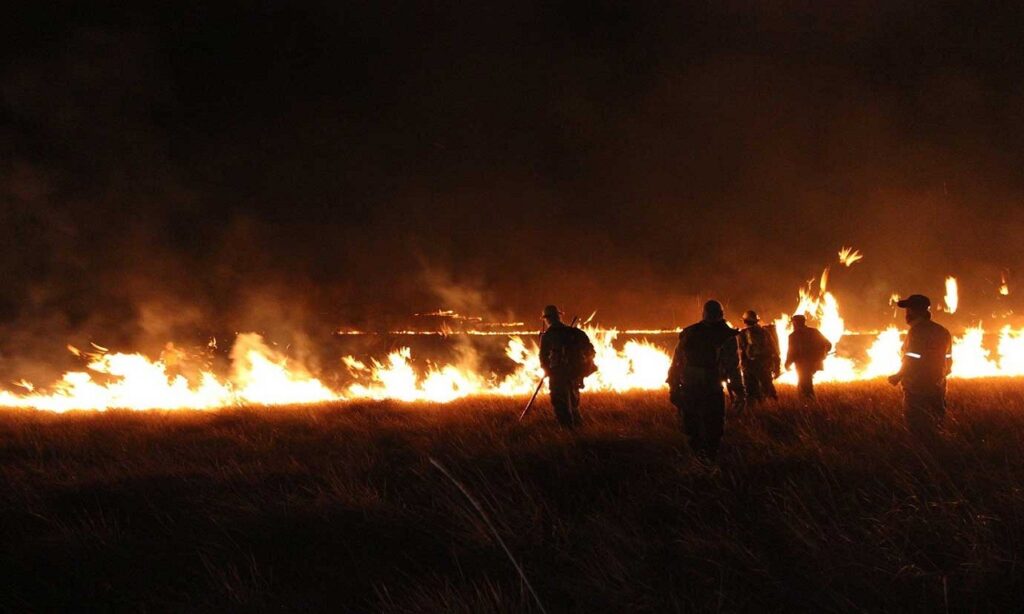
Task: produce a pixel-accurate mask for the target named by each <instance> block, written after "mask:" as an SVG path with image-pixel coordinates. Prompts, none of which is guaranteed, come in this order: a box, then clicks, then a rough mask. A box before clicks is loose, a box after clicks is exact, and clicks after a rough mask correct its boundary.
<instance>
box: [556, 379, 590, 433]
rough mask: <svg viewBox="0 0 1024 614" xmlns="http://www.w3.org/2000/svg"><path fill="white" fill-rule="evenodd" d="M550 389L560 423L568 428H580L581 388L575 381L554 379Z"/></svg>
mask: <svg viewBox="0 0 1024 614" xmlns="http://www.w3.org/2000/svg"><path fill="white" fill-rule="evenodd" d="M548 389H549V390H550V392H551V405H552V406H553V407H554V408H555V418H557V419H558V423H559V424H561V425H562V426H564V427H567V428H573V427H576V426H579V425H580V424H581V423H582V418H581V417H580V388H579V385H578V384H577V383H576V381H575V380H572V379H564V378H560V377H552V378H551V379H550V383H549V386H548Z"/></svg>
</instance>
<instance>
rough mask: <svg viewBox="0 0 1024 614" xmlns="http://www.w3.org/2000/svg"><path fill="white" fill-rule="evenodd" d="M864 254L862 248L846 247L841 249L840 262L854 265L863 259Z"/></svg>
mask: <svg viewBox="0 0 1024 614" xmlns="http://www.w3.org/2000/svg"><path fill="white" fill-rule="evenodd" d="M863 258H864V254H862V253H860V250H856V249H853V248H852V247H844V248H842V249H841V250H839V262H840V263H841V264H844V265H846V266H853V263H854V262H857V261H858V260H862V259H863Z"/></svg>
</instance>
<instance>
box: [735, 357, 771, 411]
mask: <svg viewBox="0 0 1024 614" xmlns="http://www.w3.org/2000/svg"><path fill="white" fill-rule="evenodd" d="M743 386H744V387H745V388H746V391H747V402H748V403H757V402H758V401H763V400H765V399H777V398H779V394H778V393H777V392H775V382H774V381H773V378H772V366H771V365H770V364H769V363H767V362H763V361H755V360H752V361H749V362H744V363H743Z"/></svg>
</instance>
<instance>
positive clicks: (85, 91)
mask: <svg viewBox="0 0 1024 614" xmlns="http://www.w3.org/2000/svg"><path fill="white" fill-rule="evenodd" d="M846 4H849V6H836V3H783V4H782V5H780V4H779V3H770V4H765V5H763V7H764V8H757V7H756V6H746V5H745V4H741V3H728V2H727V3H712V4H709V5H704V4H696V3H691V4H685V3H659V2H652V3H623V4H618V3H603V2H598V3H535V4H532V5H531V4H521V5H517V6H515V7H510V6H506V5H504V4H502V3H494V4H492V5H490V6H487V5H485V4H481V3H469V4H466V3H452V4H451V5H444V4H428V5H424V4H419V3H408V4H406V3H383V4H378V3H308V4H304V5H302V6H299V5H297V4H296V3H285V2H279V3H278V2H265V3H260V4H259V5H250V4H248V3H194V4H191V5H189V4H184V5H179V6H176V7H173V8H171V7H166V8H145V7H142V8H139V7H136V8H126V7H118V6H114V5H107V4H97V5H96V6H94V7H84V6H81V5H76V9H75V10H67V8H66V7H60V6H57V5H52V6H51V5H50V4H49V3H34V4H28V5H25V6H23V7H22V8H21V9H20V10H18V11H17V17H18V18H17V19H10V20H7V23H6V24H5V25H3V26H2V28H3V31H2V34H3V38H2V40H3V43H0V44H2V45H3V49H4V51H3V64H2V72H0V142H2V143H3V144H4V146H5V147H4V149H5V151H7V152H8V155H6V156H5V157H4V162H3V167H2V173H0V198H2V209H0V233H3V237H2V238H3V244H4V246H5V248H4V250H3V252H2V256H0V275H2V280H3V283H2V284H0V352H2V355H3V359H4V360H5V361H7V362H6V368H5V371H6V370H7V368H11V364H13V363H15V362H17V363H18V364H17V366H18V367H19V368H30V367H32V365H34V364H36V362H39V361H42V362H51V363H52V357H53V356H54V355H55V354H57V353H60V352H62V351H63V350H62V348H63V347H64V344H66V343H69V342H70V343H76V344H85V343H87V342H88V341H89V340H95V341H97V342H101V343H104V344H106V345H110V346H115V347H117V346H120V347H124V346H132V347H134V348H138V349H144V350H149V351H153V350H154V349H156V350H158V349H159V348H160V347H162V344H163V342H164V341H166V340H167V339H169V338H174V339H185V340H194V341H196V342H202V340H203V339H205V338H208V337H209V336H214V335H224V334H231V333H233V332H235V331H243V330H258V331H263V332H266V333H267V334H268V335H270V336H277V337H279V338H280V339H281V342H282V343H292V344H295V347H299V346H302V345H304V344H315V343H316V342H317V340H318V339H321V338H323V337H324V336H326V335H329V333H330V331H331V330H333V329H334V328H335V327H337V326H340V325H348V326H355V327H363V328H386V327H389V326H393V325H401V323H402V322H407V320H408V316H409V314H411V313H414V312H416V311H423V310H429V309H435V308H438V307H448V308H455V309H464V310H471V309H472V310H476V311H478V312H480V313H482V314H486V315H488V316H491V317H494V318H497V319H508V318H515V319H519V320H523V321H527V322H531V323H532V322H535V321H536V314H537V311H538V309H539V308H540V306H542V305H544V304H545V303H549V302H556V303H559V304H561V305H563V306H564V307H565V308H566V309H567V310H568V311H570V312H571V313H576V312H578V313H580V314H581V315H587V314H589V313H590V312H591V311H593V310H594V309H597V310H598V316H599V320H600V321H602V322H605V323H609V324H618V325H631V326H665V325H672V324H682V323H685V322H687V321H690V320H693V319H694V318H696V316H697V313H698V309H697V306H698V305H699V303H700V302H701V301H702V300H704V299H705V298H708V297H711V296H715V297H718V298H721V299H722V300H723V301H724V302H725V303H726V305H727V308H728V309H729V310H730V312H734V313H735V312H739V311H741V310H742V309H745V308H747V307H756V308H759V309H760V310H761V311H762V312H765V313H768V314H773V313H781V312H782V311H785V310H789V309H791V308H792V307H793V305H794V304H795V298H796V297H795V289H796V287H797V286H798V285H799V284H801V283H803V282H804V281H805V280H807V279H809V278H811V277H812V276H815V275H817V274H818V273H820V270H821V268H822V267H823V266H824V265H825V264H828V263H832V262H834V260H835V252H836V250H837V249H838V248H839V247H840V246H841V245H846V244H848V245H854V246H856V247H858V248H860V249H861V250H863V251H864V253H865V254H866V258H865V260H864V261H863V262H862V263H859V264H857V265H855V266H854V267H853V268H852V269H848V270H847V269H843V270H834V271H833V273H834V275H833V277H834V279H835V286H834V287H835V288H836V289H837V292H838V293H839V296H840V299H841V301H842V302H843V305H844V308H845V314H846V315H847V317H848V322H849V323H850V325H851V326H853V327H864V328H868V327H876V326H880V325H882V324H884V323H886V322H888V321H889V319H890V318H891V310H889V309H888V308H887V307H886V302H887V299H888V297H889V295H890V293H892V292H893V291H898V292H902V293H904V294H908V293H910V292H912V291H921V292H925V293H929V294H932V295H933V297H936V298H937V297H939V296H940V295H941V294H942V279H943V277H944V276H945V275H946V274H955V275H957V276H958V277H960V278H961V281H962V301H961V302H962V305H963V307H962V309H963V311H964V313H963V315H962V318H963V321H964V322H966V321H968V320H969V319H971V318H982V317H988V316H989V315H991V313H992V312H993V311H994V310H1000V311H1005V310H1006V309H1007V308H1010V307H1012V306H1013V305H1015V304H1016V302H1015V300H1014V295H1011V296H1010V297H1009V300H1006V301H1003V302H1004V303H1006V305H1001V304H1000V302H999V301H998V300H997V297H996V295H995V289H996V287H997V286H998V282H999V273H1000V271H1001V270H1002V269H1004V268H1009V269H1010V271H1011V274H1013V273H1019V272H1020V271H1019V270H1018V264H1017V263H1019V262H1020V261H1021V255H1022V247H1021V246H1022V242H1021V241H1020V237H1021V236H1024V234H1022V233H1024V214H1022V213H1021V207H1020V203H1021V202H1022V196H1024V185H1022V182H1024V176H1022V175H1021V173H1020V172H1019V169H1020V168H1021V163H1022V161H1024V155H1022V154H1024V149H1022V148H1024V121H1022V119H1024V118H1022V115H1021V113H1020V109H1021V108H1024V92H1022V84H1024V80H1022V79H1021V77H1022V76H1024V75H1022V73H1024V55H1022V54H1021V51H1020V46H1019V44H1018V39H1019V32H1021V31H1022V26H1024V19H1022V15H1021V11H1020V9H1019V8H1018V7H1015V6H1013V5H1006V6H992V7H989V8H987V9H985V10H984V11H983V10H981V9H979V8H976V5H975V4H974V3H962V4H960V5H943V6H942V7H936V6H931V5H926V4H917V3H911V2H904V3H901V2H867V3H843V5H846ZM1012 279H1013V278H1012V277H1011V281H1012ZM18 361H21V362H18Z"/></svg>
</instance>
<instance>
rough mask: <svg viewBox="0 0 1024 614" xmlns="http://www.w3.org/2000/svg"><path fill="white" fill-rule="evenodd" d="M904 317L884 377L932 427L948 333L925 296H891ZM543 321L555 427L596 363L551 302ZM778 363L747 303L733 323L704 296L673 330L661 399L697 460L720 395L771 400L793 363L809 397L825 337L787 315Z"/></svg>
mask: <svg viewBox="0 0 1024 614" xmlns="http://www.w3.org/2000/svg"><path fill="white" fill-rule="evenodd" d="M897 305H898V306H899V307H900V308H902V309H905V310H906V321H907V324H908V325H909V327H910V328H909V330H908V332H907V336H906V340H905V341H904V344H903V360H902V366H901V368H900V370H899V372H897V373H895V374H893V375H892V376H890V377H889V382H890V383H891V384H893V385H902V387H903V399H904V403H903V405H904V415H905V418H906V421H907V425H908V427H910V429H911V430H912V431H913V432H915V433H917V434H921V435H925V434H930V433H934V432H935V430H936V429H937V428H938V426H939V425H940V424H941V422H942V419H943V416H944V415H945V409H946V377H947V376H948V375H949V373H950V369H951V367H952V336H951V335H950V334H949V331H948V330H946V329H945V328H944V327H943V326H942V325H940V324H938V323H936V322H934V321H932V318H931V301H930V300H929V299H928V297H926V296H923V295H920V294H914V295H911V296H909V297H907V298H906V299H903V300H901V301H899V302H898V303H897ZM542 317H543V319H544V321H545V323H546V325H547V328H546V329H545V331H544V333H543V335H542V337H541V348H540V362H541V366H542V367H543V368H544V372H545V374H546V375H547V377H548V385H549V390H550V392H551V404H552V406H553V407H554V410H555V417H556V418H557V419H558V421H559V423H560V424H562V425H563V426H565V427H569V428H572V427H576V426H579V424H580V411H579V404H580V390H581V389H582V388H583V380H584V378H586V377H587V376H588V375H590V374H591V373H593V372H595V371H596V370H597V367H596V366H595V364H594V347H593V345H592V344H591V342H590V339H589V338H588V337H587V335H586V333H584V332H583V331H582V330H580V329H578V328H576V327H574V326H570V325H566V324H565V323H563V322H562V319H561V312H560V311H559V310H558V308H557V307H556V306H554V305H548V306H547V307H545V308H544V312H543V315H542ZM792 323H793V332H792V333H790V335H789V343H788V350H787V352H786V357H785V362H783V360H782V356H781V352H780V350H779V340H778V338H777V337H776V333H775V328H774V327H772V326H762V325H761V323H760V318H759V317H758V315H757V313H756V312H754V311H747V312H746V313H744V314H743V325H744V326H743V328H742V329H735V328H733V327H732V326H730V325H729V324H728V323H727V322H726V319H725V310H724V308H723V307H722V304H721V303H720V302H718V301H715V300H711V301H708V302H707V303H705V304H704V309H703V313H702V316H701V320H700V321H699V322H697V323H695V324H692V325H690V326H687V327H686V328H684V329H683V331H682V332H681V333H679V344H678V345H677V346H676V350H675V354H674V356H673V359H672V366H671V367H669V371H668V377H667V382H668V385H669V400H670V401H671V402H672V404H673V405H675V406H676V408H678V410H679V414H680V418H681V420H682V425H683V430H684V431H685V432H686V435H687V437H688V439H689V442H690V447H691V449H692V450H693V452H694V454H695V455H697V457H698V458H700V459H702V460H704V461H706V462H713V461H714V460H715V458H716V456H717V455H718V447H719V443H720V442H721V440H722V435H723V433H724V429H725V407H726V400H725V398H726V395H728V397H729V398H730V399H731V403H732V405H733V406H734V407H735V408H736V410H737V412H738V413H739V412H742V411H743V410H744V408H746V407H747V406H748V405H754V404H758V403H761V402H763V401H765V400H768V399H777V398H778V393H777V391H776V390H775V379H777V378H778V377H779V375H781V374H782V367H783V365H784V366H785V368H786V369H789V368H790V367H791V366H792V367H794V368H795V370H796V373H797V391H798V393H799V395H800V397H801V398H802V399H804V400H805V401H807V400H810V399H813V398H814V374H815V373H817V372H818V371H821V370H822V369H823V368H824V362H825V358H826V357H827V356H828V354H829V352H831V351H832V343H831V342H830V341H829V340H828V339H827V338H825V336H824V335H823V334H822V333H821V331H819V330H818V329H816V328H813V327H811V326H808V324H807V318H806V316H804V315H803V314H797V315H794V316H793V318H792Z"/></svg>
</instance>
